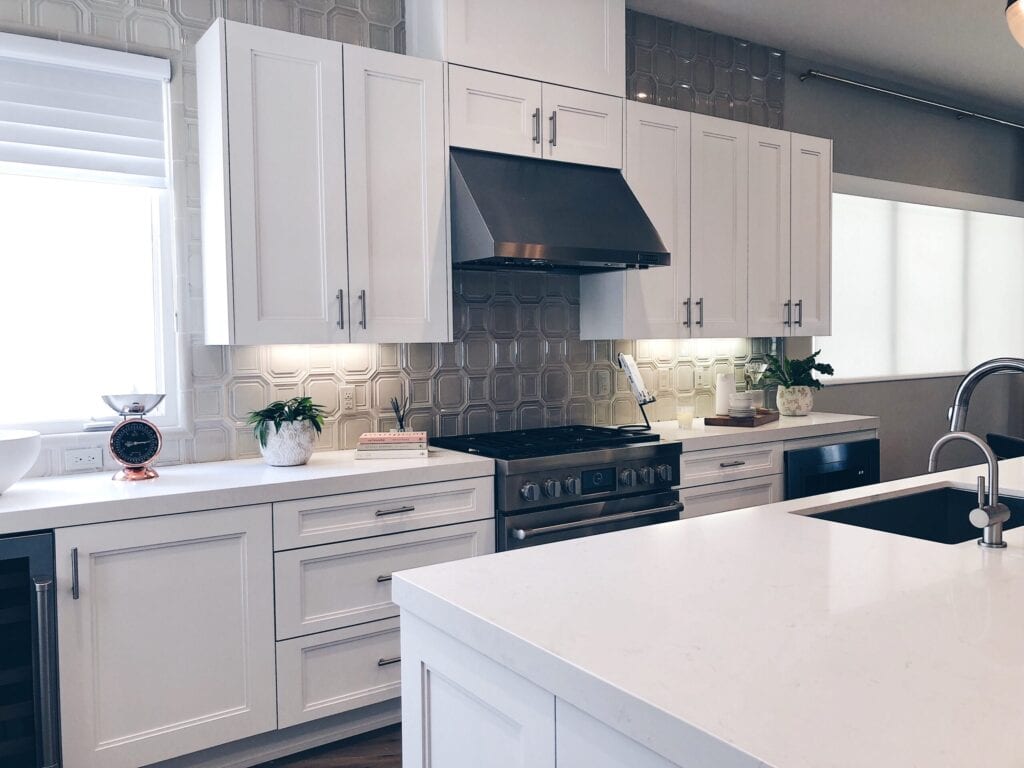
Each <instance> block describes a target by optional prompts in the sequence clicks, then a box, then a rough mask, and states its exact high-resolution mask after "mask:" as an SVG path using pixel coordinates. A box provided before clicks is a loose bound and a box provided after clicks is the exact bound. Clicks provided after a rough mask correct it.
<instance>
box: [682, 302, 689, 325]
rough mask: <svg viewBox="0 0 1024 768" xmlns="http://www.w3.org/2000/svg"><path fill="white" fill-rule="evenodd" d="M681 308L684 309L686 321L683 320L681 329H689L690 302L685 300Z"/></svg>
mask: <svg viewBox="0 0 1024 768" xmlns="http://www.w3.org/2000/svg"><path fill="white" fill-rule="evenodd" d="M683 306H684V307H686V319H685V320H683V327H684V328H689V327H690V300H689V299H687V300H686V301H684V302H683Z"/></svg>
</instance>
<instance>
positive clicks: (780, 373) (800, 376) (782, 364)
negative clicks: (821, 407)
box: [764, 349, 835, 389]
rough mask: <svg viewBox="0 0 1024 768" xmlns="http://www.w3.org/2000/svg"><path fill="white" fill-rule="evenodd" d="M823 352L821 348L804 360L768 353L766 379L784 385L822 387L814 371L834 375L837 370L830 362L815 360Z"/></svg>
mask: <svg viewBox="0 0 1024 768" xmlns="http://www.w3.org/2000/svg"><path fill="white" fill-rule="evenodd" d="M820 354H821V350H820V349H819V350H818V351H817V352H815V353H814V354H813V355H811V356H810V357H805V358H803V359H802V360H800V359H797V358H782V359H780V358H778V357H776V356H775V355H768V370H767V371H765V374H764V379H765V381H766V382H768V383H772V384H778V385H780V386H783V387H814V389H821V387H822V383H821V382H820V381H818V380H817V379H816V378H814V375H813V374H814V372H815V371H817V372H818V373H821V374H824V375H825V376H832V375H833V374H834V373H835V371H834V370H833V368H832V366H831V365H829V364H828V363H818V362H815V358H817V357H818V355H820Z"/></svg>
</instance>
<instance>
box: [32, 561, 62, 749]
mask: <svg viewBox="0 0 1024 768" xmlns="http://www.w3.org/2000/svg"><path fill="white" fill-rule="evenodd" d="M32 581H33V583H34V584H35V586H36V631H37V632H38V637H37V638H36V653H37V654H38V657H39V662H38V663H39V669H38V674H39V681H38V682H39V712H40V722H39V736H40V757H41V758H42V766H43V768H56V766H57V752H58V745H57V730H58V729H57V717H58V715H57V696H56V693H57V674H56V670H55V669H54V653H53V646H52V642H53V628H52V622H53V619H52V616H53V609H52V608H51V601H52V599H53V580H52V579H49V578H33V579H32Z"/></svg>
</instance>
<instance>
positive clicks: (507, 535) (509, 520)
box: [497, 491, 683, 552]
mask: <svg viewBox="0 0 1024 768" xmlns="http://www.w3.org/2000/svg"><path fill="white" fill-rule="evenodd" d="M682 511H683V505H682V504H681V503H680V502H679V495H678V494H677V493H676V492H675V491H667V492H664V493H654V494H648V495H645V496H630V497H628V498H625V499H608V500H606V501H595V502H591V503H584V504H573V505H571V506H563V507H556V508H554V509H544V510H540V511H538V512H525V513H523V514H519V515H502V516H501V519H500V522H499V525H498V536H497V538H498V541H497V548H498V551H502V552H503V551H505V550H509V549H522V548H523V547H534V546H536V545H538V544H550V543H551V542H553V541H565V540H566V539H577V538H579V537H580V536H594V535H595V534H598V533H609V532H611V531H624V530H626V529H627V528H639V527H640V526H642V525H654V524H655V523H666V522H669V521H672V520H678V519H679V514H680V513H681V512H682Z"/></svg>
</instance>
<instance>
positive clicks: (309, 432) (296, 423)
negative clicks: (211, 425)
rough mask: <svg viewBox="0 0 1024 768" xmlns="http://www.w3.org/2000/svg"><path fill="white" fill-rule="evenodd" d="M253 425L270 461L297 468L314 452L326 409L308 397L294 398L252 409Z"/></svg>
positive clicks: (250, 421) (273, 464)
mask: <svg viewBox="0 0 1024 768" xmlns="http://www.w3.org/2000/svg"><path fill="white" fill-rule="evenodd" d="M249 424H251V425H252V431H253V434H254V435H256V439H257V441H259V444H260V453H261V454H263V460H264V461H266V462H267V464H269V465H270V466H272V467H295V466H298V465H300V464H305V463H306V462H307V461H309V457H310V456H312V455H313V449H314V448H315V447H316V438H317V435H319V434H320V431H321V429H323V425H324V409H323V406H320V405H317V404H316V403H314V402H313V401H312V399H310V398H308V397H293V398H292V399H291V400H284V401H283V400H278V401H276V402H273V403H271V404H270V405H268V406H267V407H266V408H262V409H260V410H258V411H252V412H251V413H250V414H249Z"/></svg>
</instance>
